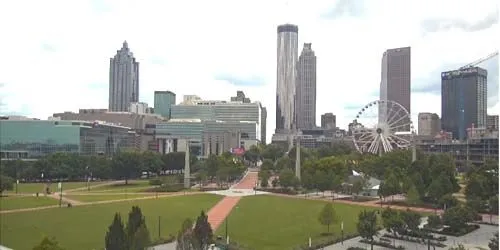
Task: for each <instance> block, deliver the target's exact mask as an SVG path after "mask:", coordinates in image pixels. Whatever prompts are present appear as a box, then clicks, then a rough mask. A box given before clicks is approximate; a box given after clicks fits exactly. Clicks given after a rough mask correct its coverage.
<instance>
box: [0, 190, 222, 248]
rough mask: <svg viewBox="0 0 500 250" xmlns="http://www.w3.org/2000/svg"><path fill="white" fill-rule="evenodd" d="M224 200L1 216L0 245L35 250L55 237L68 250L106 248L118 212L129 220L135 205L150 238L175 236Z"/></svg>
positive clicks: (191, 198)
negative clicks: (46, 238) (189, 221)
mask: <svg viewBox="0 0 500 250" xmlns="http://www.w3.org/2000/svg"><path fill="white" fill-rule="evenodd" d="M221 198H222V197H221V196H217V195H210V194H200V195H187V196H178V197H169V198H161V199H150V200H140V201H127V202H117V203H112V204H102V205H89V206H78V207H72V208H66V207H65V208H53V209H47V210H40V211H36V212H23V213H13V214H2V215H1V216H2V218H1V223H0V224H1V225H0V244H1V245H4V246H7V247H10V248H13V249H32V248H33V246H35V245H36V244H38V243H39V242H40V241H41V240H42V238H43V237H44V236H49V237H51V236H55V237H56V239H57V240H58V241H59V243H60V245H61V246H62V247H64V248H65V249H72V250H80V249H81V250H89V249H102V248H104V236H105V234H106V231H107V228H108V226H109V224H111V221H112V220H113V215H114V213H115V212H120V213H121V215H122V218H125V219H126V217H127V216H128V212H129V211H130V209H131V207H132V206H133V205H138V206H140V207H141V209H142V212H143V214H144V216H145V217H146V221H147V226H148V229H149V231H150V234H151V238H152V239H153V240H154V239H157V238H158V218H159V216H161V219H160V222H161V224H160V228H161V235H162V236H163V237H167V236H168V235H169V234H174V235H175V234H176V233H177V231H178V230H179V228H180V226H181V224H182V222H183V221H184V219H185V218H187V217H191V218H193V219H195V217H196V216H198V215H199V213H200V211H201V210H205V211H207V210H208V209H210V208H211V207H212V206H214V205H215V204H216V203H217V202H218V201H219V200H220V199H221Z"/></svg>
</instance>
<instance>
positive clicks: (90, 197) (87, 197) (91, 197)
mask: <svg viewBox="0 0 500 250" xmlns="http://www.w3.org/2000/svg"><path fill="white" fill-rule="evenodd" d="M154 195H155V194H154V193H151V194H134V193H131V194H113V193H111V194H96V193H91V194H81V195H76V194H73V195H65V196H64V197H66V198H68V199H71V200H77V201H82V202H92V201H108V200H123V199H132V198H139V197H148V196H154Z"/></svg>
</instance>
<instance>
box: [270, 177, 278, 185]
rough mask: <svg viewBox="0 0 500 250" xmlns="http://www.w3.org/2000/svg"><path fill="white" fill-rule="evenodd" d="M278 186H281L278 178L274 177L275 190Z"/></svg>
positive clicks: (272, 183)
mask: <svg viewBox="0 0 500 250" xmlns="http://www.w3.org/2000/svg"><path fill="white" fill-rule="evenodd" d="M278 184H279V180H278V178H276V177H274V178H273V180H272V181H271V185H272V186H273V188H276V187H277V186H278Z"/></svg>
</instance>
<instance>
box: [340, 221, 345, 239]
mask: <svg viewBox="0 0 500 250" xmlns="http://www.w3.org/2000/svg"><path fill="white" fill-rule="evenodd" d="M340 232H341V243H340V244H342V245H344V221H342V222H341V223H340Z"/></svg>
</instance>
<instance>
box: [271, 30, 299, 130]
mask: <svg viewBox="0 0 500 250" xmlns="http://www.w3.org/2000/svg"><path fill="white" fill-rule="evenodd" d="M298 31H299V28H298V26H296V25H292V24H284V25H280V26H278V46H277V71H276V73H277V75H276V78H277V79H276V133H289V132H290V131H291V130H293V129H295V127H296V126H295V90H296V79H297V57H298Z"/></svg>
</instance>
